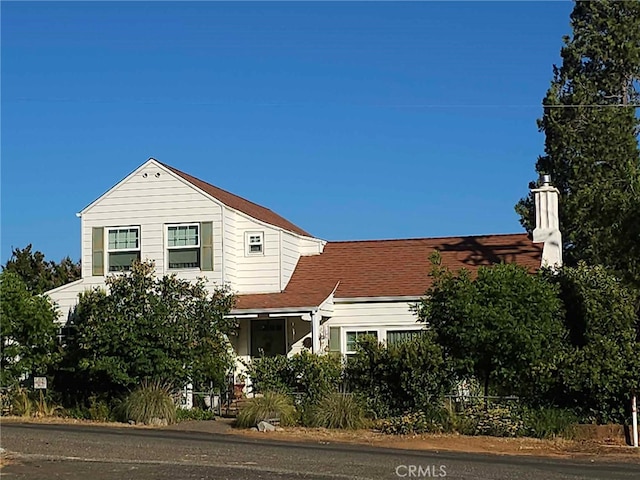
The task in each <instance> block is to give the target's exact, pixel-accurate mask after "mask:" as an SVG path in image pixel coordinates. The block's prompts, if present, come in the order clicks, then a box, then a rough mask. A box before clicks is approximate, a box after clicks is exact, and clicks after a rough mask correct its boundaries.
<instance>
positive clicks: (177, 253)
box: [167, 223, 200, 268]
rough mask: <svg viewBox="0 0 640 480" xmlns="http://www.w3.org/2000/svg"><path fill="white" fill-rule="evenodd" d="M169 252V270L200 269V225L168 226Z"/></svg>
mask: <svg viewBox="0 0 640 480" xmlns="http://www.w3.org/2000/svg"><path fill="white" fill-rule="evenodd" d="M167 252H168V253H167V256H168V263H169V268H199V267H200V225H199V224H197V223H195V224H182V225H168V226H167Z"/></svg>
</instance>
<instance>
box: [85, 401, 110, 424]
mask: <svg viewBox="0 0 640 480" xmlns="http://www.w3.org/2000/svg"><path fill="white" fill-rule="evenodd" d="M88 414H89V420H95V421H99V422H106V421H107V420H109V419H110V418H111V409H110V408H109V405H108V404H107V402H105V401H104V400H98V398H97V397H96V396H91V397H89V408H88Z"/></svg>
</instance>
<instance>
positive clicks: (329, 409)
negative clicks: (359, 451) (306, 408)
mask: <svg viewBox="0 0 640 480" xmlns="http://www.w3.org/2000/svg"><path fill="white" fill-rule="evenodd" d="M310 408H311V412H312V413H311V416H310V417H311V421H312V422H313V425H314V426H316V427H324V428H343V429H349V430H354V429H358V428H364V427H366V426H368V425H369V423H370V422H369V421H368V419H367V417H366V415H365V403H364V401H363V400H362V398H361V397H359V396H358V395H355V394H353V393H340V392H331V393H328V394H326V395H325V396H323V397H322V398H321V399H320V400H319V401H318V402H317V403H316V404H314V405H313V406H311V407H310Z"/></svg>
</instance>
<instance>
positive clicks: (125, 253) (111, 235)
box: [107, 227, 140, 272]
mask: <svg viewBox="0 0 640 480" xmlns="http://www.w3.org/2000/svg"><path fill="white" fill-rule="evenodd" d="M107 239H108V240H107V242H108V243H107V247H108V248H107V252H108V255H109V271H110V272H122V271H126V270H131V264H132V263H133V262H134V261H136V260H138V261H139V260H140V227H118V228H109V229H108V233H107Z"/></svg>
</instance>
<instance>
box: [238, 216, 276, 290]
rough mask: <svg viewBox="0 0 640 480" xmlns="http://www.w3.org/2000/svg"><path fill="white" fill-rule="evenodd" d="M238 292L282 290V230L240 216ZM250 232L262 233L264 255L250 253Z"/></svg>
mask: <svg viewBox="0 0 640 480" xmlns="http://www.w3.org/2000/svg"><path fill="white" fill-rule="evenodd" d="M235 227H236V228H235V230H236V235H235V240H236V249H235V251H236V289H237V291H238V292H239V293H274V292H279V291H280V290H281V289H280V230H279V229H277V228H275V227H270V226H267V225H264V224H262V223H260V222H257V221H255V220H253V219H251V218H249V217H247V216H245V215H241V214H236V222H235ZM248 232H262V233H263V236H264V237H263V238H264V244H263V254H262V255H248V254H247V253H246V242H247V240H246V235H247V233H248Z"/></svg>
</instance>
